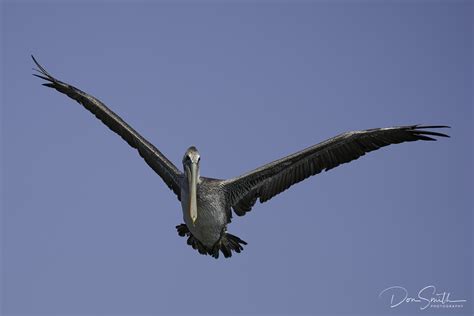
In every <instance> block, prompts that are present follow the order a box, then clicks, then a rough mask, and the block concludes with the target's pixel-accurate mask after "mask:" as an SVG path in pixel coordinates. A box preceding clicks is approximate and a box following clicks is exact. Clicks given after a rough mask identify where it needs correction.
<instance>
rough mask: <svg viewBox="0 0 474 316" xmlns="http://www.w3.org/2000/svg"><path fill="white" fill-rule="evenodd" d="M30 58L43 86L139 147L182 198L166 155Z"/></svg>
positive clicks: (111, 112)
mask: <svg viewBox="0 0 474 316" xmlns="http://www.w3.org/2000/svg"><path fill="white" fill-rule="evenodd" d="M31 57H32V58H33V61H34V62H35V64H36V66H38V68H39V70H37V71H38V72H39V73H40V74H33V75H34V76H36V77H39V78H41V79H44V80H46V81H48V82H47V83H44V84H43V85H44V86H46V87H50V88H54V89H56V90H57V91H59V92H61V93H64V94H65V95H67V96H68V97H70V98H72V99H74V100H76V101H77V102H79V103H80V104H82V105H83V106H84V107H85V108H86V109H87V110H89V111H90V112H92V113H93V114H94V115H95V116H96V117H97V118H98V119H99V120H101V121H102V122H103V123H104V124H105V125H107V126H108V127H109V128H110V129H111V130H112V131H114V132H115V133H117V134H118V135H120V136H121V137H122V138H123V139H124V140H125V141H126V142H127V143H128V144H129V145H130V146H132V147H133V148H136V149H137V150H138V152H139V153H140V156H142V157H143V159H145V161H146V163H147V164H148V165H149V166H150V167H151V168H152V169H153V170H154V171H155V172H156V173H157V174H158V175H159V176H160V177H161V178H162V179H163V181H164V182H165V183H166V184H167V185H168V187H169V188H170V189H171V190H173V192H174V193H175V194H176V195H177V197H178V199H180V195H181V189H180V185H179V183H180V177H182V173H181V172H180V171H179V169H178V168H176V166H175V165H174V164H173V163H172V162H171V161H169V160H168V159H167V158H166V157H165V155H163V154H162V153H161V152H160V151H159V150H158V149H157V148H156V147H155V146H153V145H152V144H151V143H149V142H148V141H147V140H146V139H145V138H143V137H142V136H141V135H140V134H138V133H137V132H136V131H135V130H134V129H133V128H132V127H130V126H129V125H128V124H127V123H125V122H124V121H123V120H122V119H121V118H120V117H119V116H118V115H117V114H115V113H114V112H113V111H111V110H110V109H109V108H108V107H107V106H105V104H103V103H102V102H101V101H99V100H98V99H96V98H94V97H93V96H91V95H89V94H87V93H85V92H83V91H81V90H79V89H77V88H75V87H73V86H71V85H69V84H67V83H64V82H62V81H59V80H57V79H56V78H54V77H53V76H51V75H50V74H49V73H48V72H47V71H46V70H45V69H44V68H43V67H42V66H41V65H40V64H39V63H38V62H37V61H36V59H35V58H34V57H33V56H31ZM35 70H36V69H35Z"/></svg>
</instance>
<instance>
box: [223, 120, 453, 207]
mask: <svg viewBox="0 0 474 316" xmlns="http://www.w3.org/2000/svg"><path fill="white" fill-rule="evenodd" d="M444 127H448V126H420V125H411V126H398V127H388V128H374V129H368V130H363V131H353V132H347V133H343V134H340V135H338V136H336V137H333V138H330V139H328V140H326V141H324V142H322V143H319V144H317V145H314V146H311V147H309V148H306V149H304V150H302V151H299V152H297V153H295V154H293V155H290V156H287V157H285V158H282V159H279V160H276V161H274V162H271V163H269V164H267V165H265V166H263V167H260V168H258V169H255V170H253V171H251V172H249V173H246V174H244V175H242V176H239V177H237V178H233V179H229V180H226V181H224V182H223V185H224V187H225V191H226V194H227V198H228V201H230V204H231V206H232V208H233V209H234V211H235V213H236V214H237V215H240V216H242V215H245V213H246V212H248V211H250V210H251V209H252V207H253V205H254V204H255V202H256V201H257V199H259V200H260V202H261V203H263V202H265V201H268V200H269V199H271V198H272V197H274V196H275V195H277V194H279V193H281V192H283V191H285V190H286V189H288V188H289V187H290V186H292V185H293V184H295V183H298V182H300V181H303V180H304V179H306V178H308V177H310V176H312V175H315V174H318V173H320V172H321V171H323V170H324V171H328V170H329V169H332V168H335V167H337V166H339V165H341V164H343V163H346V162H349V161H352V160H355V159H357V158H359V157H361V156H363V155H365V153H368V152H370V151H373V150H377V149H379V148H380V147H384V146H387V145H391V144H398V143H403V142H411V141H417V140H431V141H432V140H436V139H435V138H433V137H434V136H440V137H449V136H448V135H446V134H443V133H438V132H433V131H427V130H426V129H436V128H444ZM430 136H433V137H430Z"/></svg>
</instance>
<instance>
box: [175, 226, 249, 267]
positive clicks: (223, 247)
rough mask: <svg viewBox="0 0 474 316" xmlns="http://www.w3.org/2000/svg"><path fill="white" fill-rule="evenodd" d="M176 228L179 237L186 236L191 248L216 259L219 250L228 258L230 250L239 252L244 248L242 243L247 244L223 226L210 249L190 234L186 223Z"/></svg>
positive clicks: (230, 255) (230, 254)
mask: <svg viewBox="0 0 474 316" xmlns="http://www.w3.org/2000/svg"><path fill="white" fill-rule="evenodd" d="M176 230H177V231H178V235H180V236H181V237H185V236H188V240H187V244H188V245H190V246H191V247H193V249H196V250H197V251H198V252H199V253H200V254H201V255H210V256H212V257H214V258H216V259H217V258H219V252H222V254H223V255H224V257H226V258H230V257H232V252H237V253H240V252H241V251H242V250H244V247H243V246H242V245H246V244H247V243H246V242H245V241H243V240H242V239H240V238H239V237H237V236H235V235H232V234H229V233H227V232H226V230H225V228H224V229H223V230H222V235H221V238H220V239H219V241H218V242H216V244H215V245H214V247H212V249H208V248H207V247H206V246H204V245H203V244H202V243H201V242H200V241H199V240H198V239H197V238H195V237H194V236H193V234H191V232H190V231H189V229H188V226H186V224H180V225H178V226H176Z"/></svg>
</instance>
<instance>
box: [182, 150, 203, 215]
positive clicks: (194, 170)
mask: <svg viewBox="0 0 474 316" xmlns="http://www.w3.org/2000/svg"><path fill="white" fill-rule="evenodd" d="M200 159H201V157H200V156H199V152H198V150H197V149H196V147H194V146H191V147H189V148H188V150H186V153H185V154H184V157H183V170H184V175H185V177H186V180H187V184H188V207H189V216H190V217H191V220H192V221H193V224H194V223H195V222H196V220H197V217H198V214H197V184H198V181H199V160H200Z"/></svg>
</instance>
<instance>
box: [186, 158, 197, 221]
mask: <svg viewBox="0 0 474 316" xmlns="http://www.w3.org/2000/svg"><path fill="white" fill-rule="evenodd" d="M190 169H191V170H190V172H191V174H190V175H188V185H189V203H188V204H189V216H190V217H191V220H192V221H193V225H194V223H195V222H196V219H197V216H198V214H197V180H198V170H197V169H198V165H197V163H195V162H193V163H191V168H190Z"/></svg>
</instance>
